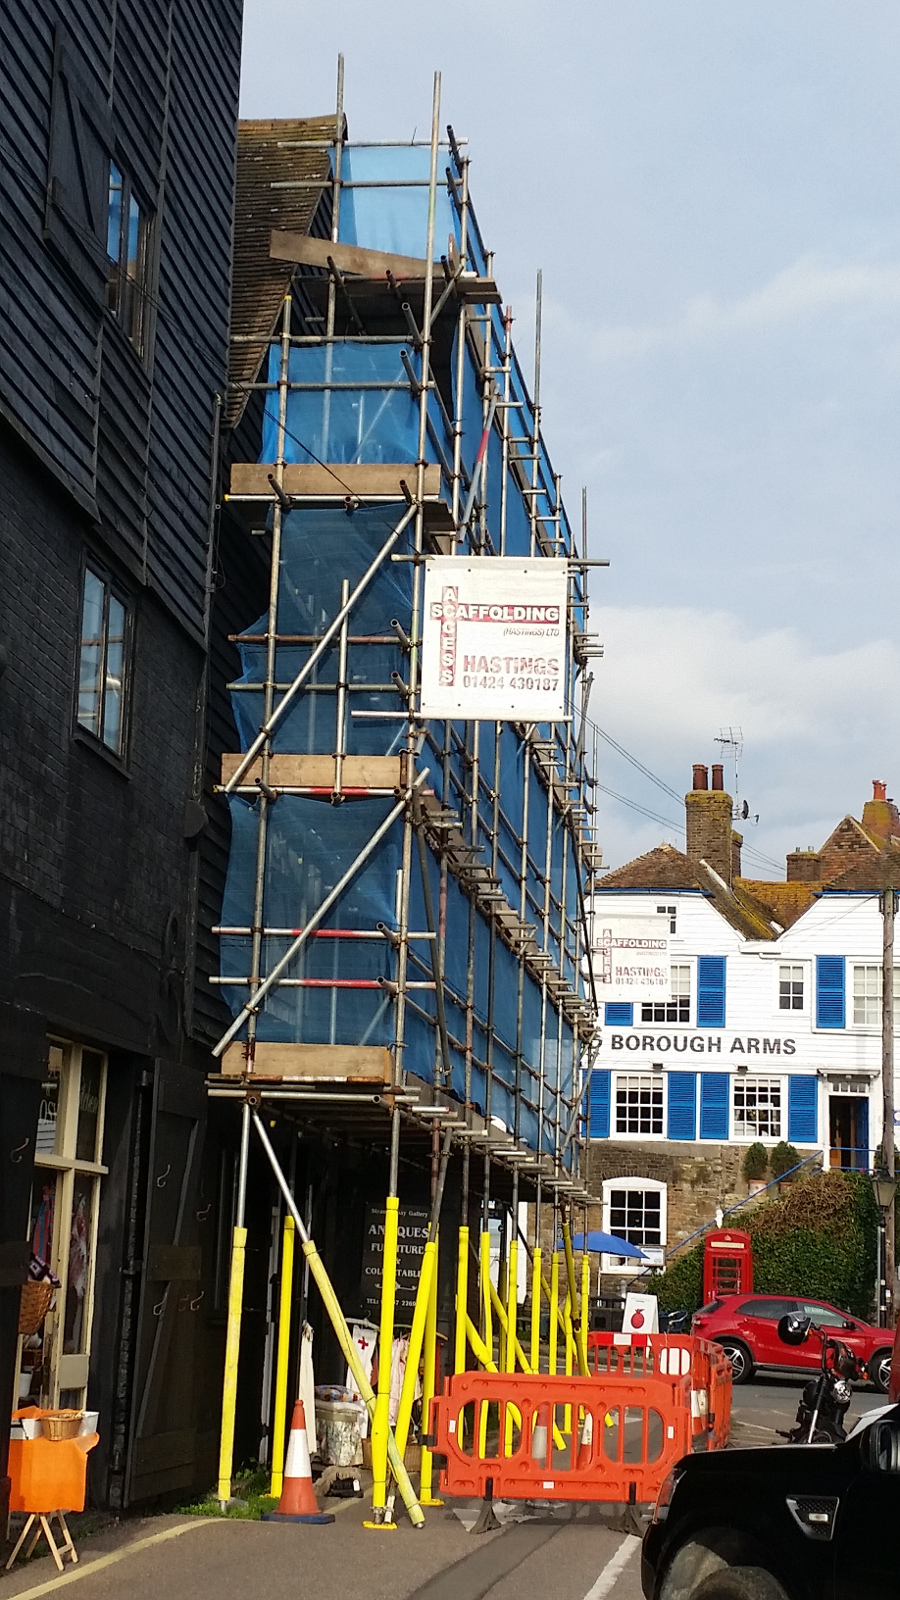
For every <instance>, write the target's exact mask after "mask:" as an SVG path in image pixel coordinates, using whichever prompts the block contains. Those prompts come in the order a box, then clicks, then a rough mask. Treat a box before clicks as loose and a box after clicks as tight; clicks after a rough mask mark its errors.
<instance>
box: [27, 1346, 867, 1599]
mask: <svg viewBox="0 0 900 1600" xmlns="http://www.w3.org/2000/svg"><path fill="white" fill-rule="evenodd" d="M804 1381H805V1380H803V1379H798V1378H786V1377H781V1376H778V1377H776V1376H774V1375H773V1376H771V1377H769V1376H765V1375H764V1376H762V1377H760V1378H759V1379H758V1380H757V1381H756V1382H754V1383H752V1384H746V1385H744V1386H742V1387H740V1388H738V1389H735V1391H734V1408H733V1432H732V1442H733V1444H734V1445H736V1446H760V1445H766V1444H772V1443H776V1442H778V1441H777V1433H776V1430H777V1429H779V1428H787V1427H789V1426H790V1425H791V1423H792V1422H793V1419H794V1415H795V1412H796V1409H797V1401H798V1399H799V1394H800V1390H801V1388H802V1386H803V1382H804ZM883 1404H884V1397H883V1396H882V1395H880V1394H877V1393H876V1392H875V1391H874V1390H871V1389H864V1390H861V1391H859V1392H858V1393H857V1394H856V1395H855V1396H854V1400H853V1404H852V1407H851V1411H850V1419H851V1421H855V1420H856V1419H857V1418H858V1417H859V1416H860V1415H862V1413H863V1412H864V1411H868V1410H871V1409H872V1408H873V1407H875V1406H879V1405H883ZM328 1505H329V1508H330V1509H334V1511H335V1521H334V1523H333V1524H332V1525H330V1526H327V1527H303V1526H298V1525H296V1524H291V1525H278V1524H270V1523H258V1522H239V1521H218V1520H216V1519H207V1518H201V1517H197V1518H193V1519H187V1518H184V1517H178V1516H171V1517H153V1518H147V1519H144V1520H140V1519H133V1520H129V1521H128V1522H125V1523H123V1524H120V1525H118V1526H114V1527H111V1528H108V1529H107V1530H106V1531H105V1532H103V1533H101V1534H98V1535H96V1536H95V1537H93V1538H90V1539H85V1540H84V1541H83V1542H82V1545H81V1552H80V1553H81V1560H80V1562H79V1564H78V1566H77V1567H74V1568H69V1567H67V1569H66V1573H65V1576H63V1577H58V1576H57V1575H56V1569H55V1567H54V1566H53V1565H52V1563H51V1562H50V1560H49V1558H47V1557H44V1558H42V1559H36V1560H34V1561H32V1562H31V1563H29V1565H28V1566H25V1567H17V1569H16V1571H15V1572H14V1573H9V1574H0V1600H6V1597H7V1596H9V1597H10V1600H12V1597H14V1596H15V1597H17V1600H26V1597H28V1600H31V1597H33V1600H37V1597H38V1596H43V1595H50V1594H53V1593H55V1592H56V1591H57V1590H58V1589H63V1588H66V1589H68V1588H69V1587H72V1589H73V1591H74V1592H73V1595H72V1600H121V1597H122V1596H127V1597H128V1600H160V1596H165V1600H181V1597H182V1596H185V1597H187V1596H190V1600H245V1597H248V1596H249V1597H251V1600H257V1597H258V1600H269V1597H270V1596H277V1597H278V1600H282V1597H290V1596H294V1595H296V1596H297V1597H298V1600H299V1597H300V1596H302V1597H303V1600H522V1597H523V1596H527V1597H528V1600H607V1597H610V1600H641V1589H640V1576H639V1566H640V1563H639V1559H638V1552H639V1541H638V1540H637V1539H636V1538H635V1537H634V1536H633V1535H632V1534H627V1533H624V1532H623V1531H622V1529H621V1527H620V1526H619V1523H618V1518H617V1517H616V1516H615V1515H614V1514H613V1513H612V1512H610V1511H609V1510H607V1509H604V1508H602V1507H594V1506H573V1507H568V1506H557V1507H554V1508H552V1509H550V1510H547V1509H544V1510H540V1509H537V1510H536V1511H534V1512H532V1513H531V1514H529V1513H528V1512H527V1511H526V1510H525V1508H523V1507H520V1506H510V1505H508V1504H507V1505H504V1504H500V1505H499V1506H498V1511H499V1514H500V1516H501V1518H502V1519H503V1526H502V1527H501V1529H500V1530H499V1531H498V1532H495V1533H488V1534H474V1533H472V1532H471V1528H472V1525H473V1523H474V1522H475V1520H476V1517H477V1514H478V1510H479V1507H478V1505H477V1504H474V1503H473V1504H470V1503H467V1502H461V1501H455V1502H453V1503H452V1505H451V1504H450V1503H448V1504H447V1505H446V1506H444V1507H443V1508H442V1509H440V1510H437V1509H435V1510H431V1511H429V1512H428V1520H427V1523H426V1526H425V1528H424V1529H423V1530H422V1531H418V1532H416V1531H414V1530H413V1529H412V1528H411V1527H410V1526H409V1524H408V1523H407V1522H406V1521H402V1522H401V1523H400V1525H399V1526H398V1527H397V1528H396V1529H395V1530H394V1531H392V1532H387V1533H385V1532H371V1531H369V1530H368V1529H365V1528H364V1527H363V1520H364V1518H365V1514H366V1512H365V1506H364V1504H363V1503H361V1502H360V1501H346V1500H344V1501H329V1502H328ZM522 1519H524V1520H522Z"/></svg>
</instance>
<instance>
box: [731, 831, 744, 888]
mask: <svg viewBox="0 0 900 1600" xmlns="http://www.w3.org/2000/svg"><path fill="white" fill-rule="evenodd" d="M743 843H744V835H743V834H742V833H737V832H736V831H735V829H734V828H732V830H731V881H732V883H734V880H735V878H739V877H740V876H741V846H742V845H743Z"/></svg>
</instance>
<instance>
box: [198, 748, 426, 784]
mask: <svg viewBox="0 0 900 1600" xmlns="http://www.w3.org/2000/svg"><path fill="white" fill-rule="evenodd" d="M243 759H244V758H243V756H242V755H240V754H239V753H235V752H232V751H227V752H226V753H225V754H224V755H223V756H222V783H223V784H226V783H228V782H229V781H230V780H231V778H232V777H233V775H234V773H235V772H237V770H238V767H239V766H240V763H241V762H242V761H243ZM261 777H262V757H260V758H259V759H258V760H256V761H254V763H253V765H252V766H251V767H250V768H248V770H247V772H246V773H245V774H244V778H243V780H242V783H243V784H245V785H248V786H252V785H253V784H255V782H256V780H257V778H261ZM335 778H336V762H335V759H334V756H320V755H296V754H293V753H288V752H286V751H284V752H282V751H277V752H273V754H272V755H271V756H270V757H269V775H268V782H269V784H270V785H271V787H272V788H273V789H323V790H328V791H329V792H331V791H332V790H333V789H334V787H335ZM405 787H406V756H405V754H402V755H396V756H369V755H366V756H344V758H343V761H342V764H341V788H342V789H343V790H346V789H351V790H352V789H391V790H394V789H396V790H401V789H404V788H405Z"/></svg>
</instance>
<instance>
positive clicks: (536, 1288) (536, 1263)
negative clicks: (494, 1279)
mask: <svg viewBox="0 0 900 1600" xmlns="http://www.w3.org/2000/svg"><path fill="white" fill-rule="evenodd" d="M541 1281H542V1274H541V1247H540V1245H539V1244H536V1245H535V1247H534V1254H533V1255H532V1258H531V1350H530V1356H531V1370H532V1372H539V1371H540V1366H541Z"/></svg>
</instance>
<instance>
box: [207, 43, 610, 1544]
mask: <svg viewBox="0 0 900 1600" xmlns="http://www.w3.org/2000/svg"><path fill="white" fill-rule="evenodd" d="M439 124H440V80H439V77H436V79H435V92H434V106H433V119H432V130H431V138H430V140H429V141H428V142H426V143H423V144H415V143H413V144H403V145H367V144H361V145H360V144H356V145H354V144H351V143H350V142H349V141H348V140H347V137H346V127H345V120H344V113H343V90H342V73H341V71H339V78H338V102H337V108H336V114H335V119H334V132H333V137H332V138H331V139H330V140H326V141H322V140H317V141H315V148H316V149H325V150H327V154H328V157H329V161H330V168H331V179H330V183H329V184H328V186H327V189H326V192H325V194H324V195H323V197H322V201H321V202H320V205H319V210H318V212H317V219H318V226H313V227H312V228H311V230H310V233H309V234H308V235H307V234H303V235H301V234H288V233H278V232H275V233H273V235H272V240H271V254H272V256H274V257H276V258H277V259H279V260H283V261H287V262H289V263H293V264H294V266H295V269H296V270H295V271H294V273H293V276H292V279H291V284H290V288H289V290H288V292H287V294H286V295H285V298H284V301H283V305H282V308H281V313H280V316H279V320H278V325H277V327H276V329H275V330H274V333H273V334H272V336H271V338H268V339H267V340H266V347H267V357H266V358H265V360H264V363H263V364H264V366H265V371H264V372H261V373H260V375H259V377H258V380H257V381H256V382H254V383H252V384H248V385H245V386H244V387H245V389H246V391H247V393H248V395H249V396H250V397H251V398H252V397H258V398H257V400H256V403H257V404H258V405H259V406H260V407H261V410H262V446H261V452H260V460H259V461H255V462H247V463H239V464H237V465H235V466H234V467H233V468H232V472H231V485H230V494H229V497H228V499H229V503H230V505H231V506H232V507H233V508H234V509H236V510H237V511H238V512H239V513H240V514H242V515H245V516H246V517H247V519H248V522H253V523H255V524H256V526H257V528H259V527H260V526H261V525H264V526H265V529H266V530H267V533H268V537H269V538H270V541H271V586H270V598H269V606H268V610H267V612H266V614H265V615H264V616H262V617H261V618H260V619H259V621H258V622H257V623H255V624H254V625H252V626H251V627H250V628H249V629H247V630H246V631H245V632H244V633H242V634H241V635H240V636H239V637H238V638H237V641H236V642H237V645H238V648H239V650H240V654H241V660H242V666H243V672H242V675H241V677H240V678H239V679H238V680H237V681H236V682H235V683H233V684H231V685H230V686H229V687H230V690H231V693H232V700H233V706H234V715H235V722H236V725H237V727H238V730H239V733H240V740H241V749H240V751H238V752H235V753H234V754H231V755H227V756H225V757H224V758H223V767H222V788H223V791H224V793H225V794H226V795H227V797H228V802H229V806H230V810H231V819H232V845H231V856H230V863H229V870H228V880H227V886H226V893H225V900H224V904H223V912H222V922H221V925H220V926H219V927H218V928H217V929H216V932H217V933H218V934H219V936H220V940H221V971H220V976H219V977H218V979H217V980H215V981H216V982H217V983H218V985H219V986H220V988H221V992H222V993H223V995H224V997H225V998H226V1000H227V1002H228V1004H229V1006H230V1008H231V1010H232V1013H233V1020H232V1022H231V1024H230V1026H229V1027H228V1028H227V1030H226V1031H225V1033H224V1034H223V1037H222V1039H221V1040H220V1042H219V1044H218V1045H217V1047H216V1050H215V1052H214V1053H215V1055H216V1057H217V1058H218V1061H219V1066H220V1071H219V1073H217V1074H213V1075H212V1076H211V1077H210V1080H209V1088H210V1092H211V1093H212V1094H214V1095H216V1096H220V1097H228V1098H233V1099H236V1100H239V1101H240V1100H243V1101H244V1103H245V1105H246V1104H247V1103H248V1100H249V1104H250V1105H251V1106H252V1105H259V1104H262V1103H263V1102H265V1103H267V1105H269V1106H272V1107H275V1106H277V1104H278V1103H279V1102H285V1101H287V1102H291V1103H293V1104H294V1105H296V1106H300V1107H302V1108H303V1110H304V1111H305V1112H308V1113H309V1114H310V1115H316V1116H319V1117H320V1118H322V1119H324V1121H325V1122H326V1123H327V1121H328V1120H329V1119H333V1118H344V1119H347V1118H352V1117H354V1116H356V1115H359V1116H365V1115H368V1116H369V1117H372V1116H373V1115H375V1114H377V1115H379V1116H381V1118H382V1119H383V1126H384V1129H385V1138H386V1142H388V1143H389V1147H390V1182H389V1193H388V1200H387V1219H386V1230H387V1231H386V1238H385V1256H386V1259H387V1257H388V1255H389V1253H390V1239H389V1234H390V1229H391V1227H392V1226H393V1227H394V1229H396V1211H397V1201H398V1168H399V1152H400V1143H401V1137H402V1135H403V1129H404V1128H407V1129H409V1130H410V1131H412V1130H415V1131H416V1132H417V1133H418V1136H419V1137H420V1138H421V1136H422V1134H423V1131H424V1132H425V1133H426V1134H427V1136H428V1137H429V1138H430V1139H431V1140H432V1141H433V1145H434V1150H435V1155H436V1156H437V1152H438V1148H439V1146H440V1149H441V1159H442V1165H441V1167H440V1170H441V1172H446V1165H447V1161H448V1159H450V1158H451V1157H452V1156H453V1155H454V1153H458V1154H459V1157H460V1161H461V1172H462V1193H463V1196H464V1199H463V1216H462V1222H463V1226H464V1229H465V1244H464V1245H462V1244H461V1249H460V1262H459V1266H458V1271H459V1273H461V1274H462V1275H463V1281H462V1286H461V1289H460V1293H461V1294H462V1297H463V1300H462V1306H461V1307H460V1306H458V1309H457V1329H459V1326H460V1324H461V1323H462V1326H463V1329H464V1335H465V1321H464V1318H465V1311H466V1306H465V1296H466V1284H465V1274H466V1273H467V1270H468V1260H467V1256H468V1222H469V1218H468V1214H467V1197H468V1193H469V1184H470V1174H471V1169H472V1162H473V1159H474V1160H478V1159H479V1158H480V1160H481V1163H482V1166H481V1172H480V1178H481V1182H480V1184H479V1188H480V1193H481V1197H482V1208H483V1214H482V1241H484V1239H485V1237H486V1233H487V1212H488V1208H489V1205H490V1195H491V1175H492V1171H493V1170H496V1169H497V1168H498V1167H499V1168H500V1169H502V1170H503V1172H504V1173H505V1175H506V1183H507V1188H506V1191H505V1192H507V1193H508V1194H509V1195H510V1198H511V1216H512V1217H513V1218H515V1217H516V1216H517V1205H518V1201H519V1200H520V1199H526V1198H528V1199H531V1200H533V1201H534V1202H535V1213H534V1214H535V1234H534V1244H535V1246H536V1247H537V1266H536V1276H535V1281H536V1283H537V1295H538V1299H539V1300H540V1297H541V1276H540V1248H539V1247H540V1206H541V1203H542V1200H543V1201H546V1200H548V1199H549V1200H550V1202H551V1203H552V1205H553V1212H554V1231H555V1225H556V1218H557V1208H558V1207H559V1206H565V1207H568V1206H569V1205H571V1203H573V1202H577V1203H579V1204H582V1205H585V1204H586V1203H587V1199H588V1194H587V1190H586V1188H585V1185H584V1181H583V1176H582V1160H581V1155H582V1150H583V1145H584V1139H585V1117H586V1113H587V1106H586V1103H585V1095H586V1093H587V1090H588V1084H589V1078H590V1072H589V1060H588V1056H589V1051H590V1047H591V1042H592V1039H593V1036H594V1032H595V1026H596V1001H595V996H594V995H593V993H592V982H591V974H590V951H589V945H588V939H587V915H586V903H587V900H588V897H589V892H590V882H591V877H592V874H593V873H594V872H595V871H596V870H597V869H598V868H599V866H600V850H599V846H598V845H597V843H596V841H595V839H594V837H593V828H592V825H591V814H592V807H591V806H590V803H589V795H590V785H591V782H592V779H591V776H590V774H589V772H588V770H587V763H586V752H585V740H586V727H587V722H586V715H587V701H588V695H589V692H590V684H591V674H590V667H589V663H590V659H591V657H592V656H593V655H596V654H598V653H599V651H598V650H597V649H596V647H595V645H594V644H593V642H592V635H591V634H590V633H589V632H588V630H587V582H586V578H587V569H588V568H589V567H590V566H594V565H605V563H600V562H592V561H590V560H588V558H587V556H586V550H585V544H584V539H585V536H586V530H585V529H584V528H582V538H581V546H580V548H579V540H578V538H576V535H575V533H574V531H573V529H572V527H571V525H570V522H569V519H568V516H567V514H566V510H565V507H564V504H563V501H562V497H561V492H560V479H559V476H558V475H557V474H556V473H555V472H554V471H553V468H552V465H551V462H550V459H549V456H548V453H547V449H546V446H545V443H544V439H543V434H542V427H541V404H540V361H541V332H540V276H539V277H538V295H537V319H536V329H535V370H534V381H533V386H532V387H531V388H529V385H528V383H527V382H526V379H525V377H524V374H523V371H522V368H521V366H520V364H519V361H518V358H517V355H516V352H515V348H514V345H513V339H512V327H513V319H512V314H511V312H510V311H508V310H504V309H503V307H502V301H501V296H500V293H499V291H498V289H497V286H496V282H495V280H494V275H493V261H492V257H491V254H490V252H488V251H487V250H486V249H485V247H484V244H483V241H482V237H481V233H480V231H479V228H478V225H477V221H476V218H475V215H474V211H473V208H472V204H471V201H470V197H469V162H468V157H467V156H466V154H465V151H464V148H463V147H461V145H460V144H459V143H458V141H457V140H456V138H455V137H454V134H453V131H452V129H450V128H448V129H447V141H446V142H443V141H442V140H441V139H440V137H439ZM301 143H306V144H307V145H308V144H309V143H310V141H300V142H298V148H299V147H300V144H301ZM442 167H443V170H441V169H442ZM296 181H297V184H298V185H304V184H306V185H310V186H311V185H312V184H314V183H315V184H317V185H318V183H319V180H318V179H311V178H299V179H297V180H296ZM317 234H318V235H321V236H317ZM260 353H261V356H264V354H265V353H264V352H262V351H261V352H260ZM583 521H584V517H583ZM433 555H444V556H446V555H461V556H465V557H467V558H479V559H482V558H484V559H486V558H491V557H506V556H512V557H531V558H543V559H545V560H547V561H551V562H554V563H564V564H565V569H566V574H567V587H568V646H569V648H568V652H567V660H566V666H565V670H566V673H567V687H566V715H565V717H564V718H563V719H560V720H559V721H557V722H554V723H552V724H530V725H523V724H521V723H493V722H483V721H479V720H469V721H460V722H451V721H446V722H434V721H429V720H426V719H424V718H423V716H422V715H421V712H420V687H421V682H420V680H421V648H422V625H423V617H422V606H423V598H422V597H423V578H424V568H425V565H426V563H427V561H428V559H429V557H430V556H433ZM245 1126H246V1118H245ZM441 1141H443V1143H442V1144H441ZM241 1170H242V1173H243V1174H244V1178H243V1179H242V1181H245V1175H246V1161H244V1162H243V1164H242V1169H241ZM437 1171H438V1163H437V1161H435V1172H436V1173H437ZM442 1183H443V1178H442V1177H441V1179H440V1184H441V1185H442ZM238 1210H239V1214H240V1215H242V1206H241V1205H239V1207H238ZM439 1210H440V1202H439V1201H438V1214H439ZM392 1217H393V1222H392V1221H391V1219H392ZM437 1220H438V1218H437V1216H436V1217H435V1219H434V1222H433V1230H432V1231H433V1234H434V1242H435V1247H436V1239H437ZM566 1236H567V1237H568V1227H566ZM554 1243H555V1240H554ZM509 1248H510V1256H511V1259H509V1260H508V1261H507V1273H508V1280H507V1281H508V1284H512V1283H513V1282H514V1280H515V1276H516V1268H515V1252H516V1250H517V1240H516V1239H515V1238H514V1239H513V1242H512V1243H511V1245H510V1247H509ZM464 1255H465V1256H466V1261H465V1263H463V1256H464ZM567 1257H568V1260H567V1273H568V1279H569V1288H570V1302H571V1308H570V1313H569V1315H570V1327H569V1339H570V1341H571V1344H572V1347H573V1348H575V1350H576V1355H577V1354H578V1350H577V1342H578V1341H577V1339H576V1338H573V1336H572V1333H571V1325H572V1319H574V1318H575V1314H576V1306H577V1303H578V1300H579V1295H578V1293H577V1288H576V1283H575V1276H574V1274H575V1268H574V1263H573V1261H572V1258H571V1251H570V1250H567ZM482 1268H483V1270H482V1287H481V1297H482V1300H483V1303H484V1317H483V1320H482V1327H481V1330H480V1333H478V1332H476V1330H474V1329H473V1330H472V1332H473V1334H474V1337H475V1343H473V1344H472V1348H476V1344H477V1343H478V1342H479V1341H480V1343H481V1346H482V1350H483V1351H485V1352H487V1353H488V1360H490V1359H491V1356H490V1353H489V1351H488V1346H489V1344H490V1343H491V1338H490V1337H489V1335H490V1333H491V1329H492V1327H493V1322H492V1318H493V1317H494V1315H496V1307H495V1306H494V1305H493V1303H492V1299H491V1294H492V1291H491V1290H490V1289H489V1287H488V1284H487V1276H488V1275H487V1273H486V1271H485V1270H484V1263H482ZM557 1271H558V1264H557ZM386 1276H387V1273H386ZM554 1292H555V1293H556V1294H557V1295H558V1285H557V1289H556V1290H555V1291H554ZM548 1294H549V1291H548ZM388 1298H389V1296H388V1295H387V1294H385V1296H384V1301H386V1300H387V1299H388ZM496 1298H497V1297H496V1295H495V1296H494V1300H496ZM501 1299H503V1297H502V1296H501ZM384 1301H383V1308H382V1322H381V1338H382V1349H385V1348H388V1349H389V1348H390V1339H391V1335H392V1332H393V1321H392V1318H393V1311H392V1308H391V1307H388V1306H386V1305H385V1303H384ZM581 1304H582V1329H584V1328H585V1327H586V1319H585V1301H584V1296H583V1295H582V1296H581ZM426 1310H427V1307H426V1306H424V1305H423V1311H422V1319H423V1322H424V1321H425V1320H426ZM503 1310H504V1312H505V1313H506V1314H508V1316H509V1317H512V1316H513V1315H514V1312H513V1305H512V1301H511V1300H510V1301H509V1302H508V1304H504V1307H503ZM559 1320H560V1326H562V1323H563V1318H562V1317H560V1319H559ZM551 1322H552V1333H551V1339H552V1340H554V1341H555V1336H556V1325H557V1313H556V1305H555V1303H554V1304H553V1316H552V1318H551ZM385 1341H387V1343H386V1344H385ZM458 1342H459V1334H458V1336H457V1344H458ZM464 1342H465V1340H464ZM470 1342H471V1341H470ZM515 1343H516V1341H515V1336H514V1330H513V1334H512V1336H511V1337H510V1338H509V1339H506V1340H505V1341H504V1359H506V1358H507V1355H508V1354H509V1353H510V1352H512V1355H511V1359H512V1362H513V1365H515V1348H514V1347H515ZM532 1345H533V1346H534V1338H533V1339H532ZM554 1347H555V1346H554ZM460 1359H462V1360H463V1361H464V1360H465V1350H463V1353H462V1357H460V1354H459V1350H458V1348H457V1357H456V1360H457V1365H458V1364H459V1360H460ZM554 1359H555V1357H554ZM383 1368H384V1364H383V1367H382V1370H383ZM510 1370H512V1369H511V1368H510ZM551 1370H552V1369H551ZM380 1401H381V1393H379V1402H380ZM385 1407H386V1397H385ZM382 1411H384V1408H382V1410H381V1411H379V1410H378V1409H376V1412H375V1413H374V1421H373V1458H374V1454H375V1450H376V1441H377V1440H378V1439H379V1438H382V1439H383V1438H384V1437H385V1436H386V1433H387V1428H386V1411H384V1414H382ZM377 1479H378V1474H377V1470H376V1516H377V1515H378V1512H379V1509H380V1506H379V1500H378V1482H377ZM383 1503H384V1502H383V1498H382V1500H381V1506H383Z"/></svg>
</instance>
